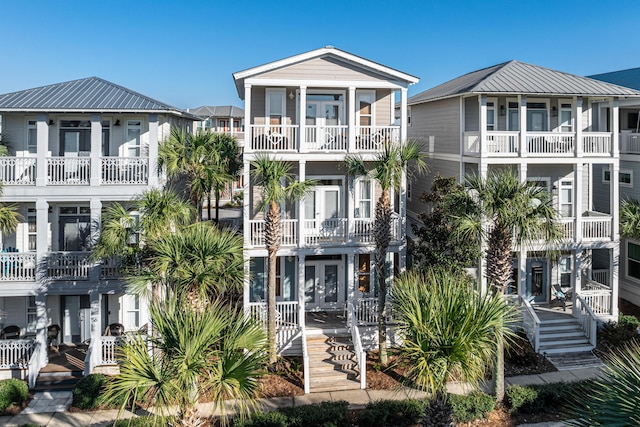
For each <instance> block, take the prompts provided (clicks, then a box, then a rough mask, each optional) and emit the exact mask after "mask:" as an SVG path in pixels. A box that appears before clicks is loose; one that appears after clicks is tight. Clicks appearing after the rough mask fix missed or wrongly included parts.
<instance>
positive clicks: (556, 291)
mask: <svg viewBox="0 0 640 427" xmlns="http://www.w3.org/2000/svg"><path fill="white" fill-rule="evenodd" d="M552 288H553V295H555V297H556V301H557V302H559V303H560V304H562V308H563V309H564V310H566V309H567V299H571V293H572V289H571V288H568V289H562V287H561V286H560V285H559V284H557V283H556V284H554V285H552Z"/></svg>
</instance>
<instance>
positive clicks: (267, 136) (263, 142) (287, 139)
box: [245, 125, 298, 151]
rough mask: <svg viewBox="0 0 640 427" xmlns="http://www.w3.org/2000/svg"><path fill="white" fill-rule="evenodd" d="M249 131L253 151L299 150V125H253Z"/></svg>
mask: <svg viewBox="0 0 640 427" xmlns="http://www.w3.org/2000/svg"><path fill="white" fill-rule="evenodd" d="M249 130H250V131H251V133H250V137H249V144H248V145H249V147H251V150H253V151H296V150H297V149H298V139H297V138H298V125H251V126H249ZM245 145H247V142H246V141H245Z"/></svg>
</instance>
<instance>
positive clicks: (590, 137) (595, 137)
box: [582, 132, 611, 155]
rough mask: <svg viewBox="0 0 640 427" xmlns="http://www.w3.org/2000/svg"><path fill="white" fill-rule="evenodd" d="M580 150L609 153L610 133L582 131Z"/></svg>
mask: <svg viewBox="0 0 640 427" xmlns="http://www.w3.org/2000/svg"><path fill="white" fill-rule="evenodd" d="M582 152H583V153H584V154H585V155H590V154H597V155H600V154H610V153H611V133H609V132H583V133H582Z"/></svg>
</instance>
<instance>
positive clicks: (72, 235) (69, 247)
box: [59, 215, 91, 252]
mask: <svg viewBox="0 0 640 427" xmlns="http://www.w3.org/2000/svg"><path fill="white" fill-rule="evenodd" d="M59 225H60V241H59V242H60V243H59V247H60V250H62V251H73V252H75V251H88V250H89V246H90V242H91V218H90V217H89V216H88V215H69V216H62V215H61V216H60V222H59Z"/></svg>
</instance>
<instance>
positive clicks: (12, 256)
mask: <svg viewBox="0 0 640 427" xmlns="http://www.w3.org/2000/svg"><path fill="white" fill-rule="evenodd" d="M34 280H36V254H35V253H33V252H22V253H21V252H0V281H3V282H4V281H20V282H33V281H34Z"/></svg>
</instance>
